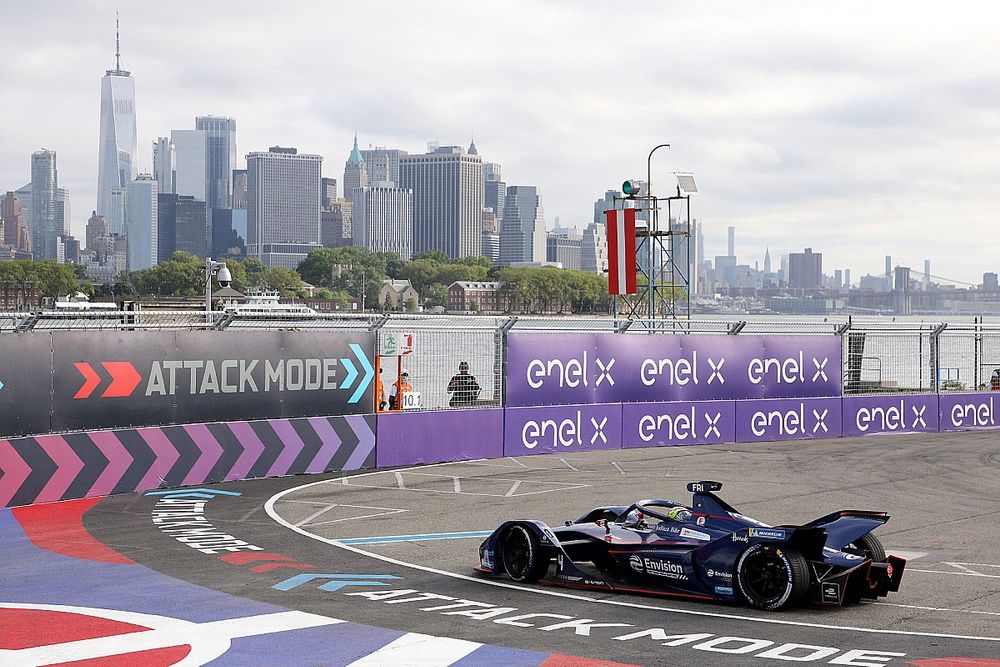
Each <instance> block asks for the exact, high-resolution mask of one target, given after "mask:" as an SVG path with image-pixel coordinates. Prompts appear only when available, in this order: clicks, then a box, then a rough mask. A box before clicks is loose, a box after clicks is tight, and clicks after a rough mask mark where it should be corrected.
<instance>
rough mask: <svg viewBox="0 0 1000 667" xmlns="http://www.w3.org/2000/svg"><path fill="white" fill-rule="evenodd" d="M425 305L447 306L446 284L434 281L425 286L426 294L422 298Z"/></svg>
mask: <svg viewBox="0 0 1000 667" xmlns="http://www.w3.org/2000/svg"><path fill="white" fill-rule="evenodd" d="M424 305H425V306H430V307H434V306H444V307H445V308H447V307H448V286H447V285H442V284H441V283H434V284H433V285H431V286H430V287H428V288H427V296H426V297H425V298H424Z"/></svg>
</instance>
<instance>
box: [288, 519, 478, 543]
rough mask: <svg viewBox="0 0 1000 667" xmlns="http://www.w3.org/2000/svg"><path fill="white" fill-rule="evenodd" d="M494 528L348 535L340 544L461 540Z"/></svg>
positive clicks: (338, 541) (339, 541)
mask: <svg viewBox="0 0 1000 667" xmlns="http://www.w3.org/2000/svg"><path fill="white" fill-rule="evenodd" d="M296 525H298V524H296ZM492 534H493V531H492V530H473V531H466V532H462V533H418V534H416V535H385V536H382V537H347V538H344V539H341V540H337V543H338V544H390V543H392V542H426V541H428V540H461V539H466V538H470V537H488V536H490V535H492Z"/></svg>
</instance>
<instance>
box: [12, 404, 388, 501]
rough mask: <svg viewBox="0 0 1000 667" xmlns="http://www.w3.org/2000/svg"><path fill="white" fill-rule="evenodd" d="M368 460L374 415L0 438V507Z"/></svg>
mask: <svg viewBox="0 0 1000 667" xmlns="http://www.w3.org/2000/svg"><path fill="white" fill-rule="evenodd" d="M373 467H375V417H374V415H351V416H346V417H303V418H297V419H267V420H261V421H238V422H217V423H211V424H185V425H182V426H162V427H147V428H128V429H117V430H114V431H84V432H77V433H63V434H51V435H38V436H34V437H24V438H11V439H8V440H2V439H0V473H2V474H0V507H13V506H16V505H30V504H32V503H45V502H53V501H56V500H69V499H73V498H88V497H93V496H106V495H110V494H113V493H128V492H133V491H145V490H147V489H156V488H166V487H174V486H189V485H193V484H210V483H214V482H223V481H230V480H238V479H249V478H255V477H278V476H282V475H297V474H301V473H318V472H329V471H334V470H359V469H362V468H373Z"/></svg>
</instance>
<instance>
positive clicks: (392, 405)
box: [389, 368, 413, 410]
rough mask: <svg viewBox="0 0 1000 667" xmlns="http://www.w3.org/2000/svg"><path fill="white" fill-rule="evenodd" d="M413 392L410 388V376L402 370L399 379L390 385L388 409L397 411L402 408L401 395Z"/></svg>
mask: <svg viewBox="0 0 1000 667" xmlns="http://www.w3.org/2000/svg"><path fill="white" fill-rule="evenodd" d="M411 391H413V387H412V386H410V374H409V373H408V372H407V371H406V369H405V368H404V369H403V372H402V373H400V374H399V379H398V380H396V381H395V382H393V383H392V394H391V395H390V396H389V409H390V410H399V409H400V408H401V407H402V400H403V394H406V393H408V392H411Z"/></svg>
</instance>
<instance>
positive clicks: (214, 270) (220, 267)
mask: <svg viewBox="0 0 1000 667" xmlns="http://www.w3.org/2000/svg"><path fill="white" fill-rule="evenodd" d="M216 274H218V275H217V277H218V280H219V286H220V287H229V285H230V283H232V282H233V276H232V275H231V274H230V273H229V267H228V266H226V263H225V262H216V261H215V260H213V259H212V258H211V257H207V258H205V317H206V318H207V320H208V323H209V324H211V323H212V277H213V276H216Z"/></svg>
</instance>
